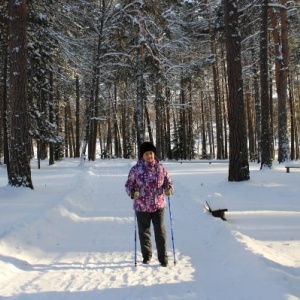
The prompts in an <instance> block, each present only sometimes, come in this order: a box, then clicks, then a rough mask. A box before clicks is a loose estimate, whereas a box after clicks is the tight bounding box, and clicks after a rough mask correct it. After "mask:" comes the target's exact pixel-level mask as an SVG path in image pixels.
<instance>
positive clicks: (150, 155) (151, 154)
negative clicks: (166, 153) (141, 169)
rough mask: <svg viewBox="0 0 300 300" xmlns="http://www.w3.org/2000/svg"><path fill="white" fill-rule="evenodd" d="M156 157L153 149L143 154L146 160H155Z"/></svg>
mask: <svg viewBox="0 0 300 300" xmlns="http://www.w3.org/2000/svg"><path fill="white" fill-rule="evenodd" d="M154 159H155V154H154V152H153V151H147V152H145V153H144V154H143V160H145V161H146V162H149V163H151V162H153V161H154Z"/></svg>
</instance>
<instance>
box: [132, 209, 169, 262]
mask: <svg viewBox="0 0 300 300" xmlns="http://www.w3.org/2000/svg"><path fill="white" fill-rule="evenodd" d="M136 216H137V222H138V229H139V238H140V244H141V251H142V255H143V258H144V259H151V257H152V245H151V230H150V225H151V221H152V224H153V228H154V236H155V243H156V249H157V258H158V260H159V262H161V263H162V262H166V261H167V260H168V256H167V236H166V229H165V225H164V209H161V210H157V211H155V212H151V213H150V212H140V211H137V212H136Z"/></svg>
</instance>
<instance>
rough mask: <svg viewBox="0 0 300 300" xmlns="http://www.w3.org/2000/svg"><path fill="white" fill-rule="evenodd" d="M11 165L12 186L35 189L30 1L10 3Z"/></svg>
mask: <svg viewBox="0 0 300 300" xmlns="http://www.w3.org/2000/svg"><path fill="white" fill-rule="evenodd" d="M8 14H9V59H10V78H9V82H10V86H9V95H10V98H9V100H10V101H9V131H10V134H9V145H10V147H9V163H8V180H9V184H10V185H12V186H24V187H29V188H31V189H33V184H32V180H31V168H30V143H29V122H28V102H27V51H26V49H27V38H26V30H27V2H26V0H22V1H15V0H9V4H8Z"/></svg>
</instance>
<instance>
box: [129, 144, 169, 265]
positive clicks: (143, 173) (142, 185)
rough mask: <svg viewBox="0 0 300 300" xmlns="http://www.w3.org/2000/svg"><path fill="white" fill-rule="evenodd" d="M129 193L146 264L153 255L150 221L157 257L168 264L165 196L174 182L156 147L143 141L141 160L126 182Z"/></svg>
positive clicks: (161, 262)
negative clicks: (132, 201) (157, 155)
mask: <svg viewBox="0 0 300 300" xmlns="http://www.w3.org/2000/svg"><path fill="white" fill-rule="evenodd" d="M125 188H126V192H127V194H128V195H129V196H130V197H131V198H132V199H133V200H134V204H133V208H134V209H135V211H136V216H137V223H138V230H139V238H140V244H141V251H142V255H143V263H144V264H149V262H150V260H151V258H152V245H151V230H150V225H151V221H152V224H153V228H154V235H155V243H156V249H157V257H158V260H159V262H160V264H161V265H162V266H163V267H167V266H168V255H167V236H166V229H165V225H164V208H165V207H166V202H165V199H164V198H165V197H164V195H167V196H171V195H172V194H173V183H172V181H171V179H170V176H169V174H168V172H167V171H166V169H165V168H164V166H163V165H162V163H160V162H159V160H158V159H157V158H156V148H155V146H154V145H153V144H152V143H150V142H144V143H143V144H142V145H141V147H140V151H139V160H138V162H137V163H136V165H134V166H133V167H132V168H131V170H130V172H129V175H128V179H127V182H126V184H125Z"/></svg>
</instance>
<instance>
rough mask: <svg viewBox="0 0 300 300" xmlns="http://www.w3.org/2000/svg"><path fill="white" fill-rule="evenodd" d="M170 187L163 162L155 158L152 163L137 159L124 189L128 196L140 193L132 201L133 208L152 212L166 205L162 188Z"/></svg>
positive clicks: (169, 179)
mask: <svg viewBox="0 0 300 300" xmlns="http://www.w3.org/2000/svg"><path fill="white" fill-rule="evenodd" d="M168 187H172V188H173V183H172V181H171V178H170V176H169V174H168V172H167V170H166V169H165V168H164V166H163V164H162V163H160V162H159V160H158V159H157V158H155V160H154V161H153V162H152V163H148V162H146V161H145V160H143V159H140V160H138V162H137V163H136V165H134V166H133V167H132V168H131V170H130V172H129V174H128V179H127V181H126V183H125V189H126V192H127V194H128V195H129V196H131V195H132V194H133V193H134V192H136V191H138V192H139V193H140V196H139V198H138V199H137V200H136V201H134V202H133V203H134V204H133V208H134V209H136V210H137V211H143V212H154V211H157V210H159V209H162V208H165V207H166V202H165V196H164V189H166V188H168Z"/></svg>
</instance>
